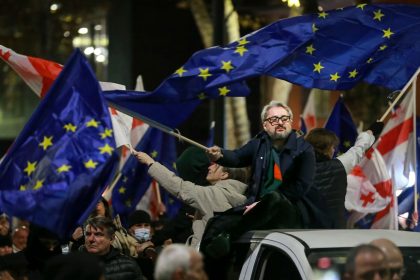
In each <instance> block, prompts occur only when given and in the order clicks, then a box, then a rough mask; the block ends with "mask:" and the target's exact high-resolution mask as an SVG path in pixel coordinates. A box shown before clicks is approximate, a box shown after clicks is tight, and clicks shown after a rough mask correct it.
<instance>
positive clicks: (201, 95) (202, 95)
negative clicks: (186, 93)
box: [197, 92, 207, 100]
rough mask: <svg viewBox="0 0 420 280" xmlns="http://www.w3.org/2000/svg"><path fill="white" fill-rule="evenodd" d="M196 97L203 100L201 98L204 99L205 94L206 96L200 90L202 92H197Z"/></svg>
mask: <svg viewBox="0 0 420 280" xmlns="http://www.w3.org/2000/svg"><path fill="white" fill-rule="evenodd" d="M197 97H198V99H200V100H203V99H206V98H207V96H206V94H205V93H204V92H202V93H200V94H198V95H197Z"/></svg>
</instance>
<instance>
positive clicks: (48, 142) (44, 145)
mask: <svg viewBox="0 0 420 280" xmlns="http://www.w3.org/2000/svg"><path fill="white" fill-rule="evenodd" d="M52 139H53V137H52V136H50V137H47V136H44V140H42V142H41V143H39V146H41V147H42V149H44V151H45V150H47V148H48V147H49V146H52V145H53V143H52Z"/></svg>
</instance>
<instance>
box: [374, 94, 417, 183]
mask: <svg viewBox="0 0 420 280" xmlns="http://www.w3.org/2000/svg"><path fill="white" fill-rule="evenodd" d="M414 98H415V92H414V89H413V87H411V88H410V89H409V90H408V91H407V92H406V93H405V97H404V99H403V100H402V101H401V103H400V104H399V105H398V106H397V108H396V109H395V110H394V112H393V113H392V115H391V118H390V119H389V120H388V122H387V123H386V125H385V126H384V129H383V130H382V133H381V135H380V136H379V139H378V141H377V144H376V146H377V149H378V151H379V152H380V153H381V154H382V156H383V158H384V160H385V164H386V166H387V168H388V172H389V174H390V175H391V177H392V181H393V185H394V188H395V189H402V188H405V187H407V186H409V179H410V173H411V174H412V175H411V176H413V175H414V174H415V162H416V159H415V155H416V153H415V151H414V149H415V135H414V114H415V99H414Z"/></svg>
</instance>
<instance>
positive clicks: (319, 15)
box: [318, 11, 328, 18]
mask: <svg viewBox="0 0 420 280" xmlns="http://www.w3.org/2000/svg"><path fill="white" fill-rule="evenodd" d="M327 16H328V13H326V12H324V11H323V12H320V13H318V17H319V18H326V17H327Z"/></svg>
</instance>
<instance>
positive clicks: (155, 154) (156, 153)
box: [150, 151, 158, 158]
mask: <svg viewBox="0 0 420 280" xmlns="http://www.w3.org/2000/svg"><path fill="white" fill-rule="evenodd" d="M157 155H158V152H157V151H153V152H151V153H150V156H151V157H152V158H156V157H157Z"/></svg>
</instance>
